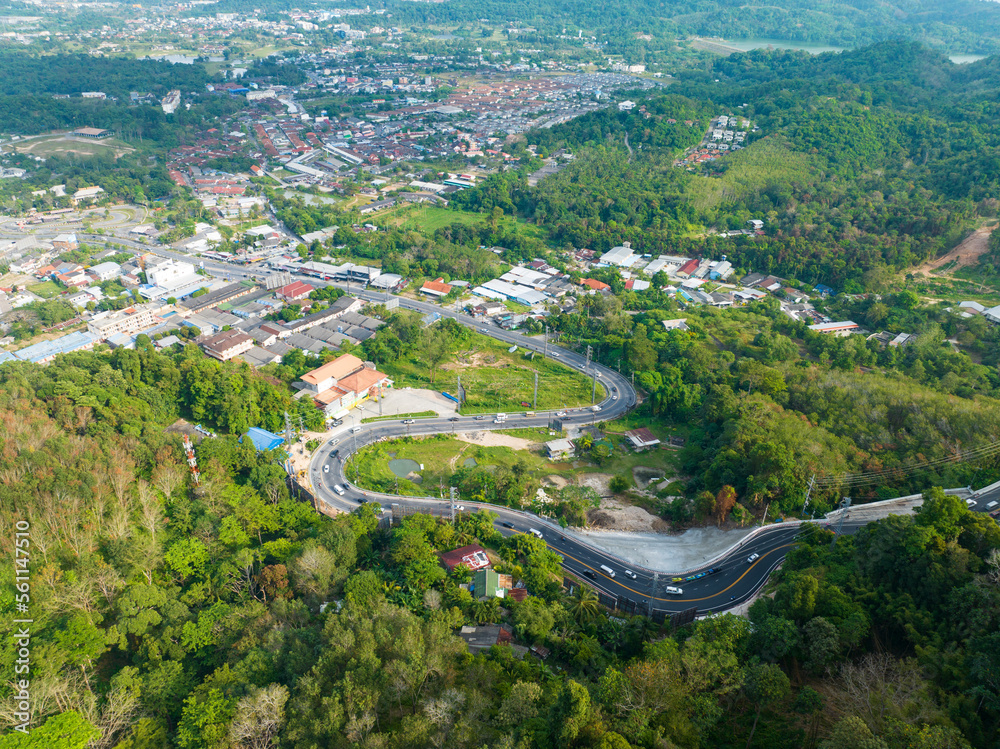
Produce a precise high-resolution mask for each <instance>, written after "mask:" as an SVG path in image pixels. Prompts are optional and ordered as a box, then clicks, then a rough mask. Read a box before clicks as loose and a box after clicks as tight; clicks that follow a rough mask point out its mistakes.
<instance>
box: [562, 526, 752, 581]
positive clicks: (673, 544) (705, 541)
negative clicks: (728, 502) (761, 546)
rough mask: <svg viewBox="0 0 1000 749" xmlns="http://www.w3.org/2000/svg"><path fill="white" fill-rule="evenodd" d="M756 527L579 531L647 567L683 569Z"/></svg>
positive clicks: (693, 565)
mask: <svg viewBox="0 0 1000 749" xmlns="http://www.w3.org/2000/svg"><path fill="white" fill-rule="evenodd" d="M751 530H753V529H752V528H740V529H738V530H727V531H724V530H719V529H718V528H692V529H691V530H689V531H684V532H683V533H679V534H677V535H676V536H670V535H667V534H665V533H651V532H640V533H624V532H620V531H604V532H601V531H578V530H571V531H570V532H571V533H574V534H575V535H578V536H580V537H581V538H583V539H584V540H586V541H587V542H589V543H591V544H593V545H594V546H599V547H601V548H602V549H605V550H607V551H610V552H611V553H612V554H616V555H618V556H619V557H621V558H622V559H628V560H630V561H633V562H635V563H636V564H638V565H642V566H643V567H650V568H652V569H659V570H669V571H674V572H683V571H685V570H689V569H694V568H696V567H699V566H701V565H703V564H704V563H705V562H707V561H708V560H709V559H711V558H712V557H714V556H715V555H717V554H719V553H721V552H723V551H725V550H726V549H728V548H729V547H731V546H734V545H735V544H738V543H739V542H740V541H742V540H743V539H744V538H745V537H746V536H747V534H749V533H750V531H751Z"/></svg>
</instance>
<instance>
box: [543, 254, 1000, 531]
mask: <svg viewBox="0 0 1000 749" xmlns="http://www.w3.org/2000/svg"><path fill="white" fill-rule="evenodd" d="M601 277H602V278H603V279H604V280H605V281H607V282H609V283H611V284H612V286H613V289H614V290H615V291H616V293H615V294H614V296H610V297H600V296H594V297H585V298H584V299H583V304H582V305H581V306H580V307H578V308H577V309H576V310H574V311H573V312H572V313H568V314H561V315H554V316H553V317H552V318H550V325H551V326H552V327H553V328H555V329H557V330H558V331H559V332H560V335H561V336H562V338H563V340H564V341H566V342H568V343H571V344H572V345H578V346H580V347H582V346H584V345H585V344H591V345H592V346H594V351H595V356H596V357H597V358H598V359H599V360H600V361H603V362H604V363H605V364H607V365H608V366H612V367H616V366H619V363H620V366H621V367H622V371H623V372H624V371H634V372H635V381H636V385H637V386H639V387H641V388H642V389H643V391H645V402H644V403H643V405H642V407H641V409H640V414H641V415H642V417H644V418H643V419H642V423H649V422H652V423H654V424H656V425H659V427H660V428H661V429H663V430H665V431H667V432H671V433H674V434H678V435H683V436H685V437H686V439H687V445H686V447H685V448H684V451H683V453H682V459H681V466H682V468H683V473H684V475H686V476H689V477H690V479H689V481H688V492H687V497H684V498H680V499H671V498H670V497H669V496H668V495H669V494H670V493H672V492H669V491H664V492H663V495H664V496H663V497H662V500H661V504H660V505H659V510H660V512H661V514H662V515H663V516H664V517H666V518H669V519H670V520H672V521H673V522H675V523H677V524H679V525H684V524H686V523H690V522H693V521H696V520H697V521H703V520H704V519H705V518H706V517H707V516H708V515H709V514H710V512H711V507H712V502H713V501H714V498H715V497H716V495H717V494H718V492H719V491H721V490H722V489H723V487H724V486H727V485H729V486H732V487H734V488H735V490H736V496H737V498H738V501H739V502H740V503H741V504H742V505H743V506H744V507H745V508H746V509H747V510H749V511H750V513H752V514H756V515H757V516H760V515H761V514H762V513H763V511H764V507H765V505H768V504H770V506H771V508H772V511H777V512H779V513H780V514H785V513H788V514H797V513H799V512H801V510H802V509H803V504H804V501H805V493H806V487H807V484H808V482H809V479H810V476H812V475H814V474H815V475H816V476H818V477H820V478H824V480H826V479H828V478H830V477H837V476H843V475H844V474H851V475H858V474H866V475H867V474H872V473H875V474H877V475H876V477H875V478H876V479H878V480H872V481H870V482H867V483H864V484H862V485H859V486H854V487H849V488H848V489H845V488H844V487H843V486H839V485H837V484H836V482H834V483H832V484H831V485H828V486H826V487H825V488H823V489H822V490H821V491H818V492H815V491H814V493H813V495H812V497H811V501H812V504H811V506H810V511H816V512H817V513H820V514H822V513H824V512H827V511H829V510H830V509H831V508H832V507H833V506H834V505H835V504H836V503H837V502H839V501H840V497H841V496H842V495H843V494H844V493H847V492H848V491H849V493H851V495H852V496H853V497H854V498H855V500H856V501H858V502H861V501H870V500H873V499H883V498H889V497H894V496H900V495H902V494H906V493H908V492H919V491H921V489H922V488H923V487H925V486H927V485H929V484H941V485H944V486H947V487H956V486H965V485H967V484H973V485H977V486H980V485H983V484H986V483H990V481H992V477H993V476H994V475H995V473H996V471H997V468H998V462H997V461H998V457H997V456H996V454H995V451H993V450H989V451H988V454H987V456H985V457H983V458H982V459H980V460H975V461H956V460H955V458H957V457H958V456H959V455H960V454H961V453H963V452H964V451H967V450H970V449H974V448H981V447H984V446H989V445H991V444H992V443H994V442H995V441H996V439H997V438H998V437H1000V379H998V377H997V370H996V363H997V354H996V351H997V343H998V342H1000V332H998V331H997V329H996V328H995V327H994V326H991V325H990V324H989V323H987V322H986V321H985V320H984V319H983V318H981V317H975V318H971V319H964V318H961V317H959V316H958V315H957V314H955V313H954V312H952V311H948V310H947V309H945V307H946V305H944V304H940V305H931V306H924V305H921V304H920V302H919V298H918V297H917V296H916V295H915V294H914V293H913V292H911V291H901V292H899V293H886V294H882V295H870V296H865V297H858V298H844V299H843V300H839V301H829V302H826V303H823V302H820V303H819V304H818V306H819V308H820V309H821V310H823V311H825V312H828V313H829V314H831V315H835V316H836V319H855V320H857V321H858V322H859V323H861V324H864V325H866V326H868V327H869V328H870V329H873V330H888V331H891V332H893V333H898V332H909V333H912V334H914V335H915V336H916V337H915V339H914V341H913V342H911V344H910V345H907V346H905V347H903V348H894V347H887V346H883V345H881V344H879V343H878V342H877V341H875V340H870V341H868V340H866V339H865V337H864V336H859V335H856V336H850V337H848V338H837V337H834V336H825V335H822V334H818V333H814V332H812V331H809V330H808V329H807V325H806V324H805V323H803V322H797V321H794V320H792V319H790V318H789V317H788V316H787V315H785V314H784V313H783V312H781V311H780V309H779V308H778V302H777V300H776V299H774V298H773V297H772V298H770V299H768V300H764V301H761V302H757V303H754V304H751V305H748V306H746V307H743V308H738V309H729V310H719V309H715V308H711V307H701V308H699V307H689V308H688V309H686V310H683V312H681V311H679V310H678V308H677V305H676V302H674V301H673V300H672V299H670V298H668V297H667V296H666V295H665V294H658V293H655V292H643V293H642V294H637V293H635V292H631V291H625V290H624V288H623V282H622V281H621V279H620V278H618V277H617V274H615V273H614V272H613V271H610V272H607V273H605V274H604V275H603V276H601ZM793 283H794V282H793ZM678 317H683V318H685V319H686V320H687V325H688V327H689V328H690V330H689V331H680V330H672V331H667V330H665V329H664V327H663V326H662V324H661V322H662V321H663V320H669V319H674V318H678ZM948 339H951V340H953V341H956V342H962V344H963V348H962V350H956V347H954V346H953V345H952V343H950V342H949V341H948ZM973 357H974V358H973ZM928 464H930V465H929V467H928ZM921 466H923V467H921Z"/></svg>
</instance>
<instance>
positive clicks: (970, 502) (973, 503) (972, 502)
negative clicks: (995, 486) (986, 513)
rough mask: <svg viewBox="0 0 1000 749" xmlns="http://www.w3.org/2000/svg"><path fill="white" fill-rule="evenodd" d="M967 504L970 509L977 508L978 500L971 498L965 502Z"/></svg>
mask: <svg viewBox="0 0 1000 749" xmlns="http://www.w3.org/2000/svg"><path fill="white" fill-rule="evenodd" d="M965 504H967V505H968V506H969V507H975V506H976V504H977V502H976V500H974V499H972V498H969V499H967V500H965Z"/></svg>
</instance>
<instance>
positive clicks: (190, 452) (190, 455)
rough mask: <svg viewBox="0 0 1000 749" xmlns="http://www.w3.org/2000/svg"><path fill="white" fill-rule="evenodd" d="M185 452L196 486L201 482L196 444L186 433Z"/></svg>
mask: <svg viewBox="0 0 1000 749" xmlns="http://www.w3.org/2000/svg"><path fill="white" fill-rule="evenodd" d="M184 454H185V455H187V464H188V466H190V468H191V480H192V481H193V482H194V485H195V486H198V484H200V483H201V480H200V472H199V471H198V458H196V457H195V455H194V445H192V444H191V438H190V437H188V436H187V435H186V434H185V435H184Z"/></svg>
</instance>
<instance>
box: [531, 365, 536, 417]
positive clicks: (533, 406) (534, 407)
mask: <svg viewBox="0 0 1000 749" xmlns="http://www.w3.org/2000/svg"><path fill="white" fill-rule="evenodd" d="M531 407H532V409H533V410H535V411H537V410H538V372H535V399H534V401H533V402H532V405H531Z"/></svg>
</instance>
